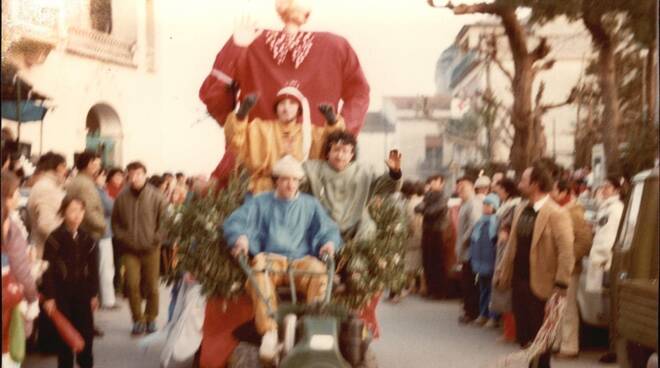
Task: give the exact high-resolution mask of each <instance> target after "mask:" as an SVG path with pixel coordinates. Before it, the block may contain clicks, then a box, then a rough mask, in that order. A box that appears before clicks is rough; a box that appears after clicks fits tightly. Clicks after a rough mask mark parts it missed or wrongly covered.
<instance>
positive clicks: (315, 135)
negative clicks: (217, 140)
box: [224, 86, 345, 195]
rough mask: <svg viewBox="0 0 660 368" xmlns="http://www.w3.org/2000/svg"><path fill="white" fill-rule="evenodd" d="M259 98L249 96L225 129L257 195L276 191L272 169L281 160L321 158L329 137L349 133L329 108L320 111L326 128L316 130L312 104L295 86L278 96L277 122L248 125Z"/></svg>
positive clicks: (261, 121) (257, 121)
mask: <svg viewBox="0 0 660 368" xmlns="http://www.w3.org/2000/svg"><path fill="white" fill-rule="evenodd" d="M257 98H258V97H257V95H256V94H251V95H248V96H246V97H245V98H244V99H243V101H242V102H241V105H240V107H239V109H238V111H237V112H236V113H233V112H232V113H230V114H229V115H228V116H227V121H226V122H225V126H224V130H225V138H226V140H227V142H228V145H229V147H230V149H232V150H233V151H234V152H237V153H238V155H237V165H242V166H244V167H245V168H246V169H247V170H248V172H249V174H250V183H249V186H248V190H249V192H250V193H252V194H253V195H256V194H259V193H262V192H266V191H271V190H273V178H272V168H273V165H274V164H275V162H277V161H278V160H279V159H280V158H282V157H283V156H285V155H291V156H293V157H294V158H296V159H297V160H299V161H304V160H306V159H307V158H310V159H314V158H319V157H320V156H321V149H322V146H323V142H324V141H325V138H326V137H327V135H328V134H330V133H332V132H333V131H338V130H344V129H345V123H344V119H343V118H342V117H341V116H337V115H336V114H335V112H334V108H333V107H332V105H329V104H321V105H319V107H318V108H319V111H321V113H322V114H323V116H324V117H325V119H326V124H325V126H323V127H317V126H314V127H312V125H311V122H310V119H309V115H310V114H309V103H308V102H307V99H306V98H305V97H304V96H303V95H302V94H301V93H300V91H299V90H298V89H297V88H295V87H292V86H288V87H284V88H282V89H281V90H280V91H279V92H278V93H277V97H276V99H275V106H274V107H273V108H274V110H275V113H276V115H277V121H271V120H262V119H260V118H254V119H252V120H251V121H250V122H248V113H249V112H250V109H252V107H254V105H255V104H256V102H257Z"/></svg>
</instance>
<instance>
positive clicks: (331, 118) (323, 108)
mask: <svg viewBox="0 0 660 368" xmlns="http://www.w3.org/2000/svg"><path fill="white" fill-rule="evenodd" d="M319 111H320V112H321V114H323V116H324V117H325V120H326V121H327V122H328V125H335V124H337V115H335V108H334V107H333V106H332V105H329V104H320V105H319Z"/></svg>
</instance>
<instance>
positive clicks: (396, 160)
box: [385, 150, 401, 172]
mask: <svg viewBox="0 0 660 368" xmlns="http://www.w3.org/2000/svg"><path fill="white" fill-rule="evenodd" d="M385 165H387V167H388V168H389V169H390V171H394V172H398V171H401V153H400V152H399V151H398V150H391V151H390V155H389V157H388V158H387V160H385Z"/></svg>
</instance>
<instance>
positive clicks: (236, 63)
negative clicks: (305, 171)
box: [199, 0, 369, 185]
mask: <svg viewBox="0 0 660 368" xmlns="http://www.w3.org/2000/svg"><path fill="white" fill-rule="evenodd" d="M308 2H309V0H275V7H276V10H277V12H278V14H279V15H280V18H281V19H282V21H283V22H284V29H283V30H279V31H276V30H258V29H257V28H256V27H255V25H254V24H252V23H250V22H243V23H242V24H241V26H239V27H237V29H236V31H235V32H234V34H233V36H232V38H231V39H229V40H228V41H227V43H226V44H225V45H224V47H223V48H222V49H221V50H220V52H219V53H218V55H217V56H216V59H215V63H214V64H213V69H212V70H211V72H210V73H209V75H208V76H207V77H206V79H205V80H204V83H203V84H202V87H201V88H200V91H199V96H200V98H201V100H202V101H203V102H204V104H206V107H207V110H208V112H209V114H210V115H211V116H213V118H214V119H215V120H216V121H217V122H218V123H219V124H220V125H221V126H224V124H225V121H226V119H227V116H228V115H229V113H230V112H232V111H233V110H234V108H235V106H236V105H237V104H238V103H239V101H240V100H242V98H243V97H244V96H248V95H250V94H258V95H259V100H258V102H257V104H256V105H255V106H254V108H253V109H252V110H251V111H250V115H249V119H248V121H252V119H254V118H259V119H262V120H270V121H275V120H276V119H275V118H276V116H275V110H274V107H273V106H274V105H275V103H276V98H277V93H278V91H279V90H280V89H282V88H283V87H286V86H291V87H295V88H297V89H298V90H299V91H300V93H301V94H302V95H303V96H304V97H305V98H306V99H307V101H309V106H310V107H311V108H310V115H311V116H310V119H311V124H312V132H311V133H312V138H311V139H312V145H322V144H323V142H319V141H320V140H322V136H323V132H322V128H323V126H324V125H325V122H326V120H325V118H324V116H323V115H322V114H321V113H320V112H319V111H318V109H317V108H316V107H317V106H319V105H321V104H329V105H331V106H333V107H334V109H335V111H339V101H340V100H341V101H342V103H343V104H342V108H341V111H340V114H341V116H342V117H343V118H344V121H345V123H346V130H348V131H349V132H351V133H353V134H355V135H357V134H358V133H359V132H360V129H361V128H362V125H363V124H364V118H365V115H366V113H367V108H368V107H369V84H368V83H367V80H366V78H365V76H364V73H363V72H362V68H361V67H360V62H359V60H358V57H357V55H356V54H355V51H353V48H352V47H351V45H350V44H349V43H348V41H347V40H346V39H345V38H343V37H340V36H338V35H335V34H332V33H327V32H308V31H302V30H300V27H301V26H302V25H303V24H305V22H306V21H307V19H308V18H309V14H310V7H309V4H308ZM226 138H227V139H226V140H227V141H229V140H230V139H229V137H226ZM311 158H317V157H311ZM235 164H236V152H233V151H232V150H231V148H230V147H227V150H226V152H225V155H224V156H223V158H222V160H221V161H220V163H219V164H218V166H217V167H216V169H215V170H214V172H213V174H212V177H213V178H215V179H216V180H218V181H219V183H220V184H221V185H222V184H223V183H226V180H227V179H228V176H229V175H228V174H229V173H230V172H231V170H232V169H233V168H234V167H235Z"/></svg>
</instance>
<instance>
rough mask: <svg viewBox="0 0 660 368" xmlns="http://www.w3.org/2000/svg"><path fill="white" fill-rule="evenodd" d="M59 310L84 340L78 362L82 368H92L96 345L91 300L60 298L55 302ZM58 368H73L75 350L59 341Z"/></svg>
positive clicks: (77, 355)
mask: <svg viewBox="0 0 660 368" xmlns="http://www.w3.org/2000/svg"><path fill="white" fill-rule="evenodd" d="M55 304H56V305H57V309H58V310H59V311H60V312H62V314H63V315H64V316H65V317H66V318H67V319H68V320H69V321H70V322H71V324H72V325H73V327H75V328H76V330H78V332H79V333H80V335H81V336H82V338H83V340H85V348H84V349H83V351H81V352H80V353H78V354H76V361H77V362H78V365H79V366H80V368H91V367H93V366H94V356H93V354H92V347H93V343H94V316H93V314H92V307H91V305H90V299H89V298H80V297H78V298H75V297H74V298H61V300H60V298H58V299H57V300H56V301H55ZM57 367H58V368H73V350H71V348H70V347H69V346H68V345H67V344H66V343H65V342H64V341H63V340H62V339H59V341H58V352H57Z"/></svg>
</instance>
